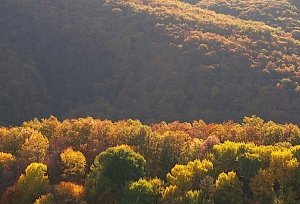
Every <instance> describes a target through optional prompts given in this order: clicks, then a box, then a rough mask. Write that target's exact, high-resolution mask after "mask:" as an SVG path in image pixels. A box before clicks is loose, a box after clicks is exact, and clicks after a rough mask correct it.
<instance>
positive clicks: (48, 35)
mask: <svg viewBox="0 0 300 204" xmlns="http://www.w3.org/2000/svg"><path fill="white" fill-rule="evenodd" d="M185 2H188V3H185ZM195 4H196V5H195ZM1 5H2V6H1V8H0V18H1V19H3V22H6V23H5V25H2V26H3V28H2V30H3V32H1V34H0V62H1V63H0V70H1V76H0V98H1V100H0V112H1V115H0V124H3V125H19V124H20V123H21V122H23V121H25V120H29V119H32V118H34V117H37V118H39V119H40V118H43V117H48V116H49V115H50V114H55V115H57V116H58V117H59V118H61V119H65V118H74V117H83V116H87V115H90V116H94V117H97V118H109V119H112V120H119V119H124V118H139V119H140V120H142V121H143V122H147V123H156V122H158V121H167V122H170V121H174V120H177V119H180V120H183V121H190V122H191V121H193V120H196V119H198V118H199V116H201V117H202V118H203V119H204V120H206V121H208V122H221V121H222V122H223V121H227V120H228V119H233V120H235V121H240V120H241V118H242V117H243V116H244V115H250V114H258V115H259V116H261V117H263V118H265V119H267V120H270V119H272V120H274V121H276V122H293V123H299V121H300V119H299V118H300V117H299V113H300V108H299V106H298V104H299V101H300V96H299V90H300V84H299V76H300V72H299V67H300V60H299V59H300V58H299V55H300V43H299V27H300V23H299V22H300V21H299V15H300V12H299V8H300V6H299V1H297V0H240V1H237V0H201V1H200V0H183V1H178V0H157V1H147V0H131V1H127V0H100V1H96V0H86V1H80V0H73V1H59V0H53V1H47V2H45V1H34V0H27V1H20V0H10V1H4V0H1ZM24 36H26V37H24ZM46 123H49V125H48V127H45V126H43V125H41V126H39V124H35V125H36V126H35V128H38V129H39V130H38V131H40V132H41V133H42V134H43V135H44V136H45V137H47V138H48V139H49V135H52V131H53V127H54V126H56V123H57V121H55V120H52V119H49V120H47V121H44V123H43V124H44V125H45V124H46ZM79 123H80V122H79ZM50 124H51V125H50ZM24 125H30V124H24ZM77 128H78V129H76V130H78V132H80V126H79V127H77ZM74 131H75V130H74ZM273 131H275V132H277V134H276V136H277V135H279V136H280V135H281V133H282V132H281V130H280V129H277V130H273ZM4 132H5V131H4ZM69 134H70V135H69V136H70V137H72V136H75V135H76V131H75V132H73V131H71V132H70V133H69ZM86 136H87V137H88V136H89V134H87V135H86ZM116 136H117V135H116ZM9 137H13V136H11V135H10V136H9ZM0 138H2V131H1V136H0ZM19 139H20V140H21V141H22V140H23V139H21V138H19ZM84 139H87V138H82V140H83V141H84ZM220 139H221V138H220ZM271 139H278V138H276V137H275V138H272V137H271ZM279 139H280V138H279ZM0 140H2V139H0ZM124 140H126V139H125V138H124ZM21 141H16V144H15V145H19V142H21ZM83 141H74V142H77V145H78V146H80V145H81V143H82V142H83ZM221 141H223V140H221ZM269 142H270V140H269ZM21 143H22V144H23V142H21ZM22 144H21V145H22ZM115 145H116V144H115ZM119 145H121V144H119ZM1 146H2V144H1V145H0V147H1ZM11 148H12V150H11V151H8V150H7V149H1V148H0V151H3V152H9V153H12V154H13V155H16V154H15V152H13V151H14V150H13V147H11ZM78 149H79V148H78ZM80 150H82V149H80ZM102 150H104V149H102ZM90 151H91V152H92V153H93V154H95V155H96V154H97V152H96V151H95V150H94V149H92V150H90ZM95 155H94V156H95ZM151 163H152V162H151ZM168 170H170V168H168Z"/></svg>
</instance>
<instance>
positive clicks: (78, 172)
mask: <svg viewBox="0 0 300 204" xmlns="http://www.w3.org/2000/svg"><path fill="white" fill-rule="evenodd" d="M60 159H61V161H62V163H63V174H62V177H63V178H64V179H67V180H78V179H80V178H83V176H84V175H85V169H86V159H85V157H84V155H83V154H82V153H81V152H80V151H74V150H73V149H72V148H67V149H65V150H64V151H63V152H62V153H61V154H60Z"/></svg>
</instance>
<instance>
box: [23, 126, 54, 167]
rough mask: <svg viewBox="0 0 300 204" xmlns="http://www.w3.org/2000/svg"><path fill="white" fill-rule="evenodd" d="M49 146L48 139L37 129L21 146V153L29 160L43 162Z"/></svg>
mask: <svg viewBox="0 0 300 204" xmlns="http://www.w3.org/2000/svg"><path fill="white" fill-rule="evenodd" d="M48 148H49V141H48V139H47V138H46V137H44V136H43V135H42V134H41V133H40V132H37V131H35V132H33V133H32V135H31V136H30V137H29V138H28V139H26V140H25V142H24V144H23V145H22V146H21V150H20V154H21V156H22V157H23V158H26V159H27V160H28V161H29V162H43V161H44V159H45V156H46V152H47V150H48Z"/></svg>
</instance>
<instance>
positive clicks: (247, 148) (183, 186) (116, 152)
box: [0, 116, 300, 204]
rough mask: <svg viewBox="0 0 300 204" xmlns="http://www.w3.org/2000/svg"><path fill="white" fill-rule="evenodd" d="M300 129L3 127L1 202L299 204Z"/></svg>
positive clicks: (93, 124) (258, 123) (265, 125)
mask: <svg viewBox="0 0 300 204" xmlns="http://www.w3.org/2000/svg"><path fill="white" fill-rule="evenodd" d="M299 162H300V127H299V126H297V125H294V124H290V123H285V124H279V123H275V122H273V121H264V120H263V119H261V118H259V117H257V116H251V117H244V119H243V122H242V123H235V122H233V121H228V122H224V123H206V122H205V121H203V120H196V121H193V122H192V123H188V122H178V121H175V122H172V123H166V122H160V123H155V124H152V125H145V124H143V123H141V122H140V121H138V120H131V119H129V120H120V121H116V122H113V121H111V120H100V119H93V118H91V117H87V118H78V119H66V120H63V121H59V120H58V119H57V118H56V117H54V116H51V117H49V118H47V119H42V120H38V119H34V120H31V121H27V122H24V123H23V124H22V125H20V126H16V127H1V128H0V176H1V180H0V195H1V197H0V198H1V199H0V200H1V201H0V203H4V204H6V203H7V204H9V203H12V204H20V203H22V204H27V203H30V204H32V203H34V204H46V203H47V204H54V203H78V204H84V203H92V204H93V203H97V204H98V203H103V204H105V203H108V204H114V203H122V204H134V203H136V204H142V203H143V204H144V203H145V204H147V203H148V204H155V203H157V204H159V203H162V204H170V203H174V204H189V203H190V204H226V203H227V204H247V203H249V204H251V203H257V204H260V203H261V204H269V203H270V204H275V203H276V204H277V203H283V204H294V203H295V204H297V203H299V202H300V163H299Z"/></svg>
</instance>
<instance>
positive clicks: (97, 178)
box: [85, 145, 146, 203]
mask: <svg viewBox="0 0 300 204" xmlns="http://www.w3.org/2000/svg"><path fill="white" fill-rule="evenodd" d="M145 165H146V160H145V159H144V157H143V156H142V155H140V154H138V153H136V152H134V151H133V150H132V149H131V148H130V147H129V146H126V145H121V146H117V147H111V148H108V149H107V150H105V151H104V152H102V153H100V154H99V155H98V156H96V158H95V160H94V163H93V164H92V166H91V171H90V173H89V174H88V177H87V180H86V186H85V190H86V197H87V200H88V201H89V202H90V203H97V202H102V203H107V202H108V203H114V202H115V201H116V200H117V197H118V196H120V193H121V191H122V189H123V188H124V186H125V184H126V183H127V182H130V181H134V180H138V179H139V178H141V177H143V176H144V175H145Z"/></svg>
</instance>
